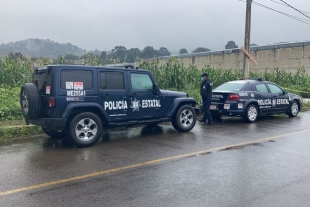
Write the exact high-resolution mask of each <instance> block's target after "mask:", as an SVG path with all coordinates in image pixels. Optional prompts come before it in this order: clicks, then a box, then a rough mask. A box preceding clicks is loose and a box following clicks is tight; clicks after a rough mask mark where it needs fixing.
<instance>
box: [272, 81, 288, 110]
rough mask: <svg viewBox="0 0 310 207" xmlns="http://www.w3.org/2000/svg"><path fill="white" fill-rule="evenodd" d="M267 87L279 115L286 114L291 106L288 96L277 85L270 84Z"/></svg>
mask: <svg viewBox="0 0 310 207" xmlns="http://www.w3.org/2000/svg"><path fill="white" fill-rule="evenodd" d="M267 86H268V88H269V90H270V93H271V94H272V97H273V99H274V100H275V111H276V112H277V113H284V112H286V111H287V109H288V107H289V105H290V102H289V96H288V94H287V93H285V92H284V91H283V90H282V89H281V88H280V87H279V86H277V85H275V84H272V83H268V84H267Z"/></svg>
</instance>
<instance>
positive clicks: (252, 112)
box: [244, 104, 258, 123]
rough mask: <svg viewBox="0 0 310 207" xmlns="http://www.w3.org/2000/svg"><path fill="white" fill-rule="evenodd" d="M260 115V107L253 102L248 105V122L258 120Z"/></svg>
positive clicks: (246, 114) (246, 115) (246, 116)
mask: <svg viewBox="0 0 310 207" xmlns="http://www.w3.org/2000/svg"><path fill="white" fill-rule="evenodd" d="M257 117H258V109H257V106H256V105H254V104H251V105H249V106H248V107H247V109H246V112H245V117H244V119H245V120H246V121H247V122H250V123H252V122H255V121H256V120H257Z"/></svg>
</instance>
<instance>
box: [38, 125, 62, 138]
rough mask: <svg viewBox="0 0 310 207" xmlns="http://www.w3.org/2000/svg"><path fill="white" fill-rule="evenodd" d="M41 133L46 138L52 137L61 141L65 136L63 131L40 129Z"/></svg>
mask: <svg viewBox="0 0 310 207" xmlns="http://www.w3.org/2000/svg"><path fill="white" fill-rule="evenodd" d="M42 131H43V132H44V133H45V134H47V135H48V136H50V137H52V138H53V139H61V138H64V137H65V136H66V133H65V131H64V130H61V131H56V130H53V129H47V128H43V127H42Z"/></svg>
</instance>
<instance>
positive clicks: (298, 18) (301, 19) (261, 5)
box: [253, 1, 310, 25]
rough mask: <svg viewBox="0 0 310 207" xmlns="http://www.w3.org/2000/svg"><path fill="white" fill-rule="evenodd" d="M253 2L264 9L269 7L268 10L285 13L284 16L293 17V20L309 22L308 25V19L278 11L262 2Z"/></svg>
mask: <svg viewBox="0 0 310 207" xmlns="http://www.w3.org/2000/svg"><path fill="white" fill-rule="evenodd" d="M253 2H254V4H255V5H257V6H260V7H263V8H266V9H270V10H272V11H275V12H278V13H280V14H283V15H285V16H288V17H291V18H292V19H295V20H297V21H300V22H303V23H305V24H309V25H310V20H308V19H303V18H300V17H297V16H293V15H290V14H287V13H284V12H281V11H278V10H275V9H273V8H270V7H268V6H265V5H263V4H260V3H258V2H256V1H253Z"/></svg>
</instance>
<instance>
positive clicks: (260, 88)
mask: <svg viewBox="0 0 310 207" xmlns="http://www.w3.org/2000/svg"><path fill="white" fill-rule="evenodd" d="M254 87H255V90H257V91H258V92H261V93H268V89H267V87H266V85H265V84H257V85H256V86H254Z"/></svg>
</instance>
